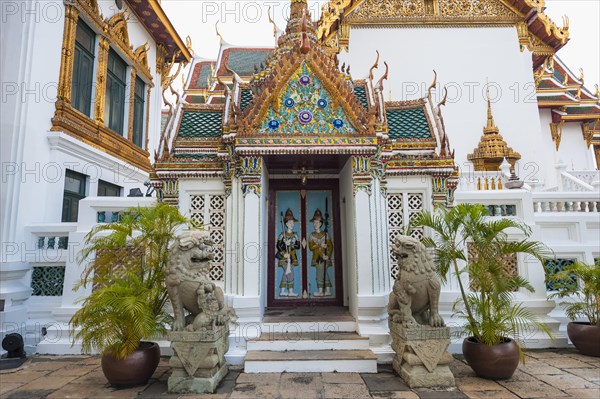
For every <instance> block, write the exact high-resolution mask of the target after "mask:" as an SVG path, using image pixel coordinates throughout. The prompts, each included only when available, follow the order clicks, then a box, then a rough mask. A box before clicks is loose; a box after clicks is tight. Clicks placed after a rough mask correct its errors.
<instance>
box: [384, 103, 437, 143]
mask: <svg viewBox="0 0 600 399" xmlns="http://www.w3.org/2000/svg"><path fill="white" fill-rule="evenodd" d="M385 114H386V116H387V123H388V129H389V136H390V138H391V139H426V138H430V137H432V134H431V131H430V130H429V123H427V116H426V115H425V110H424V109H423V108H409V109H388V110H386V112H385Z"/></svg>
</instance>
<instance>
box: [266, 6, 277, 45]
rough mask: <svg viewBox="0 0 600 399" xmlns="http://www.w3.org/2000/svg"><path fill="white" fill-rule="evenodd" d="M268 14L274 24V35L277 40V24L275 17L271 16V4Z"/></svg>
mask: <svg viewBox="0 0 600 399" xmlns="http://www.w3.org/2000/svg"><path fill="white" fill-rule="evenodd" d="M267 16H268V17H269V22H270V23H271V24H272V25H273V37H274V38H275V40H277V25H275V21H273V18H271V6H269V11H268V12H267ZM273 16H274V15H273Z"/></svg>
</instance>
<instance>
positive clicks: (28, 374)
mask: <svg viewBox="0 0 600 399" xmlns="http://www.w3.org/2000/svg"><path fill="white" fill-rule="evenodd" d="M48 373H49V372H48V371H33V370H28V369H24V370H21V371H18V372H14V373H10V374H8V373H5V374H0V384H5V383H9V382H23V383H27V382H31V381H33V380H36V379H38V378H40V377H43V376H45V375H47V374H48Z"/></svg>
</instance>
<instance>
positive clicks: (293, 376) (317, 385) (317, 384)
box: [279, 373, 323, 392]
mask: <svg viewBox="0 0 600 399" xmlns="http://www.w3.org/2000/svg"><path fill="white" fill-rule="evenodd" d="M279 385H280V386H281V389H282V390H283V389H287V390H289V391H292V392H302V391H304V390H309V391H320V390H322V389H323V378H322V377H321V373H282V374H281V379H280V381H279Z"/></svg>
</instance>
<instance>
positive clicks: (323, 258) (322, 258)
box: [308, 208, 333, 296]
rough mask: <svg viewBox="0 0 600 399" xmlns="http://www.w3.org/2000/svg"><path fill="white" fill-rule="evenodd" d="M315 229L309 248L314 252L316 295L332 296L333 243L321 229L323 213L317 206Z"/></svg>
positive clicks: (309, 241) (314, 220)
mask: <svg viewBox="0 0 600 399" xmlns="http://www.w3.org/2000/svg"><path fill="white" fill-rule="evenodd" d="M310 221H311V222H312V224H313V227H314V231H313V232H312V233H310V237H309V238H308V249H309V250H310V251H311V252H312V261H311V263H310V265H311V266H312V267H315V268H316V269H317V270H316V279H317V289H318V290H317V291H316V292H315V293H314V296H331V279H330V278H329V273H328V270H327V269H328V268H329V267H330V266H332V265H333V262H332V260H331V254H332V253H333V243H332V242H331V239H330V238H329V235H328V234H327V232H325V231H321V227H322V226H323V215H322V214H321V210H320V209H318V208H317V210H316V211H315V213H314V215H313V217H312V219H310Z"/></svg>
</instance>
